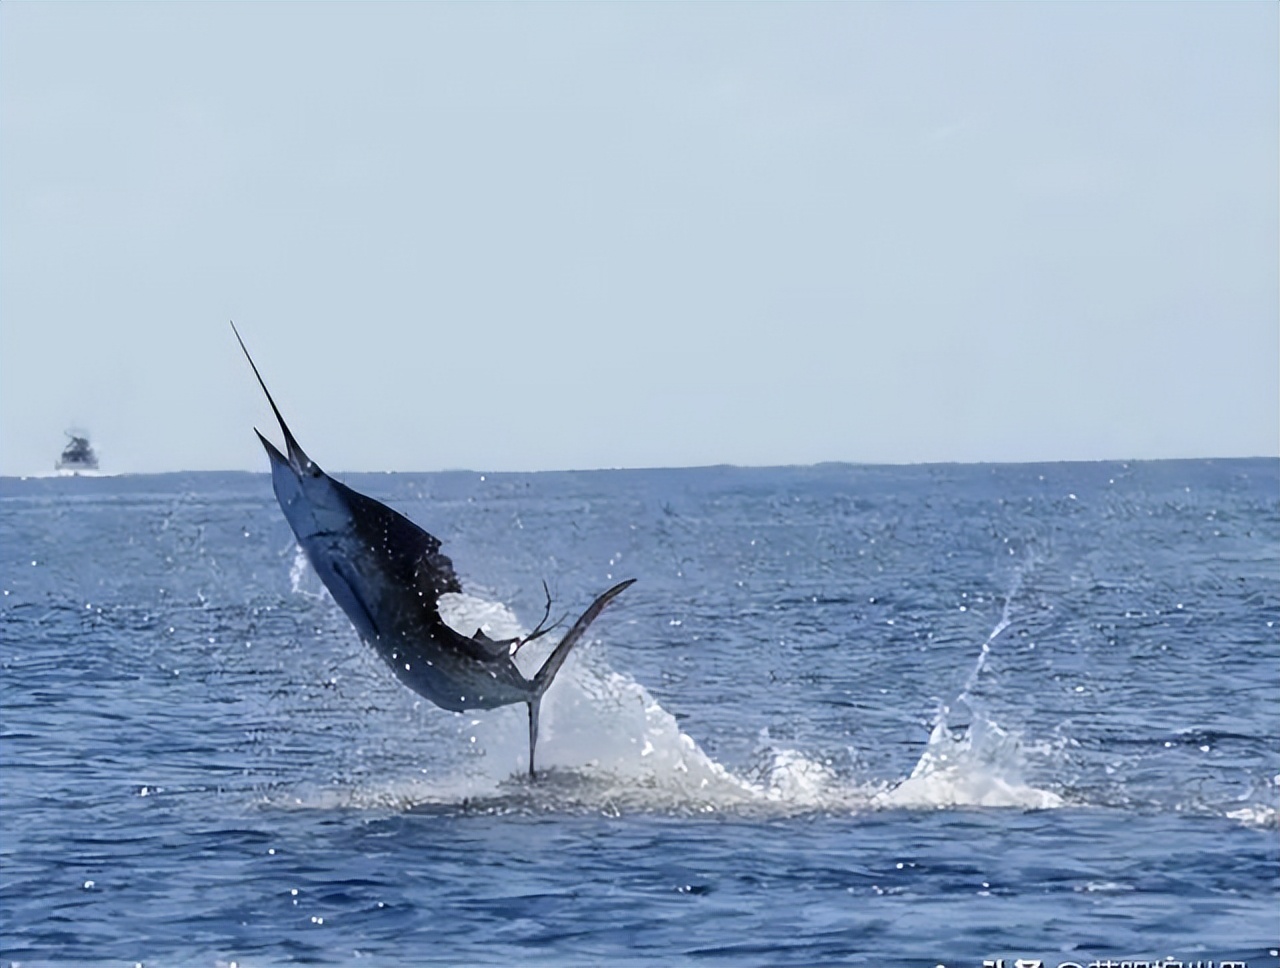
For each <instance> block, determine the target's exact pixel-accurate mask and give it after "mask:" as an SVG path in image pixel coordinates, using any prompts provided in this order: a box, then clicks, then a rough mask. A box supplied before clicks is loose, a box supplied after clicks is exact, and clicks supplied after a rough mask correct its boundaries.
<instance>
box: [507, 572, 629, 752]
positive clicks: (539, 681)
mask: <svg viewBox="0 0 1280 968" xmlns="http://www.w3.org/2000/svg"><path fill="white" fill-rule="evenodd" d="M635 582H636V580H635V579H634V578H628V579H627V580H626V581H624V582H619V583H618V584H616V585H614V586H613V587H612V588H610V589H609V590H608V591H607V592H605V593H604V594H603V595H601V596H600V597H599V598H597V599H596V600H595V601H594V602H592V603H591V606H590V607H589V608H588V609H587V610H586V611H585V612H583V613H582V615H581V616H579V618H578V620H577V621H576V622H574V623H573V628H571V629H569V632H568V634H567V635H565V637H564V638H563V639H561V640H560V644H559V645H557V646H556V647H555V650H554V651H553V652H552V653H551V655H550V657H548V659H547V661H546V662H544V663H543V664H542V668H541V669H539V670H538V672H537V674H536V675H535V676H534V677H533V683H532V685H533V696H532V697H531V698H530V699H529V700H527V702H528V705H529V775H530V776H534V768H533V753H534V748H535V747H536V746H537V745H538V709H539V707H540V705H541V704H542V694H543V693H545V692H546V691H547V688H548V687H549V686H550V685H551V683H552V680H554V679H555V677H556V673H557V672H559V671H560V667H561V666H562V665H564V660H565V659H567V658H569V653H570V652H572V651H573V647H574V646H575V645H577V644H578V640H579V639H581V638H582V636H583V634H584V633H585V632H586V631H587V628H588V626H590V625H591V623H592V622H594V621H595V620H596V618H597V617H598V616H599V615H600V613H601V612H603V611H604V608H605V606H606V605H608V604H609V603H610V602H611V601H613V600H614V599H615V598H617V597H618V596H619V595H621V594H622V593H623V592H624V591H625V590H626V589H627V588H629V587H630V586H632V585H634V584H635Z"/></svg>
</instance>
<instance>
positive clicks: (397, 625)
mask: <svg viewBox="0 0 1280 968" xmlns="http://www.w3.org/2000/svg"><path fill="white" fill-rule="evenodd" d="M231 329H232V331H233V332H234V333H235V336H236V340H237V342H239V344H240V349H241V350H243V351H244V355H245V358H246V359H247V360H248V361H249V366H250V367H251V368H252V369H253V375H254V376H255V377H256V378H257V380H258V385H259V386H261V387H262V392H263V393H265V394H266V396H267V402H268V403H269V404H270V405H271V411H272V413H274V414H275V417H276V421H277V422H278V423H279V424H280V432H281V433H282V434H283V435H284V444H285V449H284V452H283V453H282V452H281V451H280V450H279V449H278V448H277V447H276V446H275V445H274V444H273V443H271V441H270V440H268V439H267V438H266V437H264V436H263V435H262V433H261V432H260V431H258V430H257V429H256V428H255V430H254V432H255V433H257V434H258V439H259V440H260V441H262V446H263V447H264V448H266V451H267V457H268V459H269V460H270V463H271V484H272V488H273V489H274V491H275V495H276V500H277V501H278V502H279V503H280V509H281V510H282V511H283V512H284V516H285V519H286V520H287V521H288V522H289V527H290V528H292V529H293V533H294V536H295V537H296V538H297V540H298V544H299V546H300V547H301V548H302V550H303V552H304V553H305V554H306V556H307V561H309V562H310V563H311V567H312V568H313V569H315V572H316V574H317V575H319V576H320V580H321V581H322V582H324V585H325V587H326V588H327V589H329V593H330V594H331V595H333V600H334V601H335V602H337V603H338V605H339V606H340V607H341V608H342V610H343V611H344V612H345V613H346V615H347V618H349V619H350V620H351V624H352V625H354V626H355V629H356V632H357V633H358V634H359V636H360V638H361V639H363V640H364V641H365V642H366V643H368V644H369V645H370V646H371V647H372V648H373V650H374V651H375V652H376V653H377V654H378V656H379V657H380V658H381V659H382V660H383V661H384V662H385V663H386V664H387V665H388V666H390V667H391V670H392V671H393V672H394V673H395V675H396V678H398V679H399V680H400V681H401V682H402V683H404V684H405V685H406V686H408V687H409V688H410V689H412V690H413V691H414V692H416V693H417V694H418V695H420V696H423V697H425V698H427V699H429V700H431V701H432V702H433V703H435V704H436V705H437V706H440V707H441V708H443V709H448V710H451V711H453V712H465V711H467V710H472V709H495V708H497V707H499V706H507V705H511V704H513V703H524V704H525V705H526V706H528V709H529V776H530V777H534V776H536V773H535V770H534V752H535V750H536V748H537V744H538V711H539V706H540V704H541V702H542V697H543V695H545V693H546V691H547V689H548V688H549V687H550V686H551V683H552V681H553V680H554V679H555V677H556V673H557V672H559V671H560V667H561V666H563V665H564V662H565V659H567V658H568V657H569V653H570V652H571V651H572V650H573V647H574V646H575V645H576V644H577V643H578V641H579V640H580V639H581V638H582V636H583V634H584V633H585V632H586V631H587V628H588V627H589V626H590V625H591V623H592V622H594V621H595V620H596V618H597V617H599V615H600V613H601V612H602V611H603V610H604V608H605V606H606V605H608V604H609V603H610V602H612V601H613V600H614V599H615V598H617V597H618V595H620V594H621V593H622V592H623V590H625V589H626V588H627V587H629V586H630V585H631V584H633V583H634V581H635V579H634V578H632V579H628V580H627V581H623V582H619V583H618V584H616V585H614V586H613V587H612V588H610V589H609V590H608V591H606V592H604V593H603V594H601V595H600V596H599V597H598V598H596V600H595V601H594V602H592V603H591V605H590V606H589V607H588V608H587V610H586V611H585V612H583V613H582V615H581V616H580V617H579V618H578V620H577V621H576V622H574V624H573V626H572V627H571V628H570V629H569V631H568V632H567V633H566V634H565V636H564V638H562V639H561V640H560V642H559V643H558V644H557V645H556V647H555V648H554V649H553V650H552V652H551V655H550V656H549V657H548V658H547V660H546V662H545V663H543V665H542V668H540V669H539V670H538V671H537V672H536V673H535V674H534V676H533V678H531V679H530V678H527V677H526V676H525V675H524V674H523V673H522V672H521V671H520V669H519V668H518V667H517V666H516V664H515V662H514V661H513V660H512V656H513V655H514V654H515V653H516V652H517V650H518V649H519V648H520V647H521V646H523V645H525V644H527V643H529V642H531V641H533V640H534V639H538V638H541V637H542V636H543V635H546V634H547V633H548V632H550V631H551V628H549V627H547V625H546V622H547V619H548V617H549V616H550V614H551V596H550V594H549V593H548V594H547V607H546V611H545V612H544V614H543V617H542V621H540V622H539V623H538V625H537V627H536V628H535V629H534V630H533V631H532V632H531V633H529V634H528V635H526V636H523V637H521V638H516V639H492V638H490V637H489V636H488V635H486V634H485V633H484V631H483V630H481V629H477V630H476V632H475V634H474V635H470V636H467V635H463V634H462V633H461V632H457V631H455V630H454V629H453V628H451V627H450V626H449V625H447V624H446V623H445V621H444V619H443V618H441V616H440V607H439V602H440V596H441V595H444V594H447V593H450V592H461V591H462V585H461V583H460V582H459V581H458V576H457V573H456V572H455V571H454V568H453V562H452V561H451V560H450V559H449V558H448V556H447V555H445V554H443V553H442V552H441V551H440V539H439V538H437V537H435V536H434V535H432V534H429V533H428V532H426V531H424V530H423V529H422V528H420V527H418V526H417V525H416V524H414V523H413V522H412V521H410V520H409V519H408V518H407V517H405V516H404V515H402V514H400V513H399V512H397V511H393V510H392V509H391V508H389V507H387V506H386V505H385V504H383V503H381V502H380V501H376V500H374V499H373V498H371V497H369V496H367V495H365V494H361V493H360V492H359V491H356V490H353V489H352V488H350V487H347V485H345V484H343V483H342V482H341V481H338V480H335V479H334V478H332V477H330V476H329V475H328V474H326V473H325V472H324V471H323V470H321V469H320V466H319V465H318V464H317V463H316V462H315V461H313V460H312V459H311V458H310V457H308V456H307V454H306V452H305V451H304V450H303V449H302V448H301V447H300V446H299V445H298V441H297V440H296V439H295V438H294V436H293V434H292V433H291V432H290V431H289V426H288V424H286V423H285V421H284V417H283V416H282V415H281V413H280V408H279V407H277V406H276V402H275V400H274V399H272V396H271V391H270V390H268V389H267V384H266V382H265V381H264V380H263V379H262V374H261V373H259V372H258V367H257V365H256V364H255V363H254V362H253V357H251V356H250V355H249V350H248V348H246V347H245V345H244V340H243V339H241V338H240V333H239V331H238V330H236V328H235V324H234V323H232V325H231ZM543 589H544V591H545V590H546V584H545V582H544V584H543Z"/></svg>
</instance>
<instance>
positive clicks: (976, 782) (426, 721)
mask: <svg viewBox="0 0 1280 968" xmlns="http://www.w3.org/2000/svg"><path fill="white" fill-rule="evenodd" d="M339 477H340V478H342V479H344V480H345V481H346V482H347V483H348V484H350V485H352V486H354V487H356V488H357V489H359V490H362V491H365V492H366V493H368V494H371V495H373V496H375V497H377V498H379V499H380V500H383V501H386V502H387V503H389V504H390V505H392V506H393V507H395V508H396V509H398V510H400V511H402V512H404V513H406V514H408V515H409V516H410V517H412V518H413V519H414V520H415V521H417V522H418V523H419V524H421V525H422V526H423V527H425V528H427V529H428V530H429V531H431V532H433V533H434V534H436V535H437V536H439V537H440V538H441V539H442V540H443V541H444V544H445V546H444V550H445V552H446V553H447V554H449V555H450V556H451V557H452V558H453V560H454V562H455V565H456V567H457V571H458V573H459V575H460V576H461V578H462V580H463V583H464V587H465V589H466V593H467V594H466V595H464V596H456V597H454V598H453V599H452V600H451V601H450V602H449V608H450V612H451V616H452V620H453V621H455V622H457V623H458V624H459V626H461V627H466V628H468V630H469V629H470V628H474V627H475V626H476V625H483V626H484V627H486V628H487V629H488V630H489V631H490V633H491V634H493V635H495V636H498V635H501V634H504V633H506V634H514V633H515V632H516V631H517V630H519V629H521V628H524V629H527V628H529V627H530V626H532V625H534V624H535V623H536V622H537V620H538V618H539V617H540V616H541V615H542V612H543V604H544V594H543V588H542V581H543V580H544V579H545V580H546V582H547V584H548V586H549V588H550V591H551V594H552V595H553V597H554V599H555V605H554V606H553V616H555V615H558V614H560V613H561V612H568V613H570V614H571V616H572V615H576V614H577V612H578V611H580V610H581V609H582V608H584V607H585V606H586V605H587V604H588V603H589V602H590V601H591V599H592V598H593V596H594V595H596V594H597V593H599V592H600V591H603V590H604V589H605V588H606V587H608V586H609V585H610V584H612V583H614V582H615V581H618V580H620V579H622V578H632V577H634V578H637V579H638V582H637V583H636V584H635V585H634V586H633V587H632V588H630V589H628V590H627V591H626V592H625V593H624V594H623V595H622V596H621V597H620V598H619V599H618V601H617V602H615V603H614V604H613V605H612V606H610V608H609V609H608V610H606V612H605V613H604V614H603V615H602V616H601V617H600V618H599V620H598V621H597V622H596V624H595V625H594V626H593V627H592V630H591V634H590V635H589V640H588V641H584V643H583V644H582V645H581V646H580V647H579V649H578V651H577V652H576V653H575V655H574V656H573V657H572V659H571V660H570V662H569V664H568V665H567V666H566V667H565V669H564V670H563V671H562V672H561V674H560V677H559V678H558V679H557V680H556V683H555V685H554V686H553V687H552V688H551V690H550V692H549V693H548V694H547V697H546V701H545V703H544V705H543V720H542V736H541V741H540V745H539V759H540V765H541V766H545V767H546V768H547V771H546V773H545V775H543V776H542V777H540V778H539V779H538V780H537V781H536V782H530V781H529V780H528V779H527V778H526V777H525V775H524V772H525V768H526V765H527V763H526V757H527V751H526V745H525V744H526V733H525V729H526V725H525V711H524V708H523V707H522V706H520V707H508V708H506V709H500V710H495V711H492V712H487V713H475V714H454V713H449V712H444V711H441V710H439V709H437V708H435V707H433V706H431V705H430V704H429V703H427V702H426V701H424V700H421V699H419V698H418V697H417V696H416V695H414V694H413V693H411V692H409V691H408V690H407V689H405V688H404V687H403V686H401V685H400V684H399V683H398V682H397V681H396V680H395V679H394V678H393V677H392V675H391V674H390V672H389V671H388V670H387V669H386V668H385V667H384V666H383V665H382V664H381V663H380V662H379V660H377V658H376V657H375V656H374V655H373V654H372V652H371V650H369V649H368V648H367V647H366V646H364V645H362V644H361V643H360V642H359V640H358V639H357V638H356V635H355V633H354V631H353V630H352V628H351V626H350V624H349V623H348V622H347V620H346V618H345V617H344V615H343V614H342V613H341V611H340V610H339V609H338V607H337V606H336V605H335V604H334V603H333V601H332V600H331V599H330V598H329V597H328V595H327V594H325V593H324V591H323V588H322V586H321V585H320V583H319V581H318V579H317V578H316V576H315V575H314V574H313V573H312V572H311V571H310V570H309V569H308V567H307V566H306V565H305V563H304V561H303V560H302V558H301V557H300V555H299V553H298V551H297V549H296V547H295V545H294V542H293V539H292V535H291V533H290V531H289V529H288V526H287V524H286V523H285V520H284V518H283V515H282V514H281V512H280V510H279V508H278V507H277V506H276V503H275V500H274V497H273V496H272V493H271V487H270V483H269V480H268V478H267V476H266V475H265V474H219V473H205V474H172V475H157V476H121V477H96V478H71V479H59V478H43V479H15V478H7V479H0V562H2V570H0V586H2V587H3V597H2V599H0V961H2V962H3V963H4V964H6V965H7V964H9V963H19V964H44V963H53V964H66V963H92V964H129V965H133V964H136V963H142V964H144V965H209V966H214V965H231V964H237V965H242V966H248V965H274V964H287V963H309V964H353V965H360V964H367V965H416V964H449V965H453V964H480V965H483V964H498V965H626V964H646V965H648V964H662V965H822V964H841V965H873V966H914V965H921V966H925V965H927V966H933V965H939V964H941V965H947V966H952V965H973V966H979V965H982V964H983V963H984V961H987V962H992V963H995V962H996V961H997V960H998V959H1005V965H1006V966H1007V968H1012V965H1013V963H1014V959H1017V958H1023V959H1042V960H1043V962H1044V964H1045V965H1048V966H1056V965H1059V964H1062V963H1069V964H1078V965H1081V966H1087V965H1089V964H1090V963H1091V962H1094V961H1099V962H1101V963H1102V964H1106V963H1107V960H1111V961H1113V962H1115V963H1116V964H1118V963H1120V962H1121V961H1122V960H1123V961H1129V962H1139V963H1142V962H1149V963H1151V964H1157V963H1159V962H1161V961H1162V960H1164V959H1175V960H1177V961H1181V962H1183V964H1184V965H1191V964H1194V963H1196V962H1197V961H1198V962H1200V963H1201V964H1202V965H1204V964H1209V963H1210V962H1212V963H1213V964H1214V966H1215V968H1217V966H1218V965H1220V964H1221V963H1222V962H1231V961H1235V962H1243V963H1246V964H1248V965H1249V966H1250V968H1260V966H1275V965H1277V964H1278V963H1280V957H1278V956H1277V947H1278V946H1280V821H1278V820H1277V801H1278V800H1280V698H1278V686H1280V461H1276V460H1274V459H1258V460H1218V461H1175V462H1138V463H1090V464H1078V463H1077V464H1036V465H940V466H915V467H874V466H851V465H823V466H817V467H805V468H770V469H740V468H698V469H684V470H649V471H601V472H589V473H541V474H485V475H482V474H478V473H462V472H458V473H442V474H397V475H373V474H351V475H339ZM555 638H556V636H554V635H553V636H551V637H550V640H551V641H553V640H554V639H555ZM546 642H548V640H544V641H543V642H539V643H537V644H536V645H530V646H529V647H528V649H526V650H525V652H522V656H524V655H525V653H531V652H533V651H534V650H535V649H539V648H540V649H542V652H541V653H540V654H538V655H536V656H535V655H529V656H528V658H529V661H530V663H531V664H533V665H536V664H537V663H538V662H539V661H540V660H541V658H542V657H543V656H545V654H546V650H547V649H548V648H549V647H550V646H549V644H544V643H546Z"/></svg>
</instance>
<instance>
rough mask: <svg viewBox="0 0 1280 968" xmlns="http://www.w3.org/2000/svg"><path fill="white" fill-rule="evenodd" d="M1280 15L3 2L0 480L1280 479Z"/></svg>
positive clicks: (1142, 9)
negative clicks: (245, 355)
mask: <svg viewBox="0 0 1280 968" xmlns="http://www.w3.org/2000/svg"><path fill="white" fill-rule="evenodd" d="M1278 11H1280V8H1278V7H1277V6H1276V5H1275V4H1271V3H1235V4H964V3H958V4H900V5H899V4H871V3H855V4H813V5H782V4H750V5H737V4H699V5H692V4H689V5H686V4H636V5H621V4H598V5H589V4H563V5H500V4H382V5H370V4H360V5H354V4H353V5H347V4H315V5H313V4H305V3H299V4H272V5H261V4H168V5H162V4H128V5H114V4H85V5H69V4H35V3H5V4H2V5H0V126H2V131H3V133H2V135H0V473H3V474H19V473H32V472H41V471H45V470H48V469H50V468H51V466H52V462H53V460H54V459H55V457H56V455H57V452H58V451H59V450H60V448H61V446H62V443H63V431H64V430H65V429H66V428H68V427H71V426H80V427H84V428H87V429H88V430H89V431H90V432H91V433H92V435H93V437H94V440H95V442H96V443H97V445H98V448H99V450H100V452H101V455H102V459H103V464H104V469H110V470H118V471H162V470H177V469H213V468H244V469H256V470H262V469H264V468H265V458H264V457H263V455H262V454H261V451H260V449H259V445H258V443H257V441H256V439H255V438H254V436H253V434H252V431H251V427H252V426H254V425H255V424H256V425H258V426H260V427H263V428H264V429H267V428H269V427H270V423H271V421H270V417H269V412H268V411H267V409H266V406H265V402H264V401H263V400H262V399H261V394H260V393H259V391H258V389H257V387H256V385H255V384H254V383H253V380H252V375H251V374H250V372H249V370H248V368H247V367H246V366H245V364H244V363H243V360H242V359H240V357H239V355H238V354H239V350H238V348H237V347H236V344H235V341H234V339H233V337H232V334H231V331H230V328H229V327H228V325H227V321H228V320H229V319H234V320H235V321H236V324H237V325H238V326H239V327H240V331H241V333H242V334H243V335H244V337H245V340H246V342H247V343H248V345H249V347H250V349H251V350H253V351H254V353H255V356H256V357H257V361H258V364H259V366H260V367H261V368H262V370H263V374H264V376H265V377H266V379H267V381H268V383H269V385H270V386H271V387H272V389H273V391H274V392H275V394H276V397H277V400H278V402H279V403H280V405H281V407H282V409H283V410H284V412H285V414H286V416H287V417H288V418H289V420H290V423H291V424H292V426H293V429H294V430H295V432H296V433H297V435H298V437H299V438H300V440H301V441H302V443H303V445H304V446H306V447H307V448H308V450H309V451H311V453H312V454H313V456H314V457H315V458H316V459H317V460H318V461H319V462H320V463H321V464H322V465H324V466H326V467H328V468H330V469H333V470H339V471H340V470H435V469H444V468H463V467H465V468H472V469H477V470H538V469H545V468H587V467H611V466H655V465H667V466H673V465H698V464H711V463H738V464H794V463H801V464H803V463H813V462H818V461H862V462H916V461H954V460H961V461H993V460H997V461H1010V460H1057V459H1102V458H1155V457H1211V456H1242V455H1257V454H1276V453H1277V452H1278V448H1280V443H1278V441H1280V304H1278V299H1280V297H1278V292H1280V279H1278V270H1277V265H1278V264H1280V243H1278V229H1277V219H1278V216H1277V212H1278V210H1280V200H1278V198H1277V180H1278V179H1277V171H1278V170H1280V157H1278V149H1277V143H1278V132H1277V117H1278V116H1280V97H1278V94H1277V87H1278V82H1277V77H1278V76H1280V64H1278V63H1277V45H1276V35H1277V27H1278V22H1277V21H1278V16H1280V14H1278Z"/></svg>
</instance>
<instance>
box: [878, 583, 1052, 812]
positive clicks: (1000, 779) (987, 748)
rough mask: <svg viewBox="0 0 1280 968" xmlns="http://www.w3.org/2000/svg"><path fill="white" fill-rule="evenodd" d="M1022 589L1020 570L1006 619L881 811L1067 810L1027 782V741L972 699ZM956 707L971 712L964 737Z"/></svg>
mask: <svg viewBox="0 0 1280 968" xmlns="http://www.w3.org/2000/svg"><path fill="white" fill-rule="evenodd" d="M1021 585H1022V572H1021V571H1016V572H1015V573H1014V576H1013V583H1012V585H1011V586H1010V588H1009V592H1008V594H1007V595H1006V596H1005V602H1004V607H1003V609H1001V612H1000V620H999V621H998V622H997V623H996V625H995V628H993V629H992V630H991V632H990V633H989V634H988V635H987V639H986V641H985V642H983V643H982V648H981V649H980V650H979V652H978V658H977V660H976V661H975V662H974V665H973V669H972V670H971V671H970V672H969V676H968V678H966V679H965V681H964V685H963V686H962V687H961V689H960V693H959V695H958V696H956V698H955V700H954V701H953V702H952V703H949V704H944V705H942V706H941V707H940V708H939V710H938V713H937V715H936V716H935V718H934V722H933V729H932V730H931V732H930V734H929V742H928V744H927V745H926V746H925V749H924V752H923V753H922V754H921V756H920V759H919V761H918V762H917V763H916V765H915V768H914V769H912V771H911V775H910V776H909V777H907V779H905V780H903V781H902V782H901V783H899V784H898V785H897V786H895V787H893V788H892V789H890V790H886V791H884V792H882V793H880V794H879V795H877V796H876V797H875V804H876V805H877V806H884V807H1017V808H1021V809H1023V810H1046V809H1052V808H1055V807H1060V806H1062V804H1063V800H1062V797H1060V796H1058V794H1056V793H1053V792H1052V791H1049V790H1041V789H1038V788H1037V787H1034V786H1030V785H1028V784H1027V783H1026V782H1025V780H1024V779H1023V772H1024V767H1025V762H1026V754H1025V750H1024V748H1023V745H1022V741H1021V739H1020V738H1019V737H1018V735H1017V734H1015V733H1011V732H1009V731H1008V730H1006V729H1004V728H1002V727H1001V726H999V725H998V724H997V723H996V722H995V721H994V720H992V719H990V718H989V717H988V716H986V714H985V713H984V712H983V710H982V708H981V706H980V704H979V703H977V702H976V701H975V700H974V698H973V696H972V691H973V689H974V688H975V687H976V686H977V684H978V679H979V678H980V677H981V675H982V673H983V671H984V670H985V669H986V667H987V660H988V659H989V658H990V656H991V647H992V645H994V644H995V641H996V639H998V638H999V637H1000V636H1001V634H1002V633H1004V631H1005V630H1006V629H1008V628H1009V626H1010V625H1012V624H1013V619H1012V615H1011V611H1010V609H1011V605H1012V602H1013V599H1014V596H1015V595H1017V593H1018V589H1019V588H1020V587H1021ZM956 706H964V707H967V709H968V710H969V714H970V717H969V725H968V726H967V727H965V728H964V729H963V730H962V731H960V732H959V733H958V734H956V733H954V732H953V730H952V729H951V728H950V727H949V725H948V719H949V717H951V716H952V715H953V709H954V708H955V707H956Z"/></svg>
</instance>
